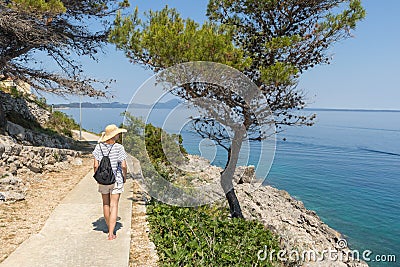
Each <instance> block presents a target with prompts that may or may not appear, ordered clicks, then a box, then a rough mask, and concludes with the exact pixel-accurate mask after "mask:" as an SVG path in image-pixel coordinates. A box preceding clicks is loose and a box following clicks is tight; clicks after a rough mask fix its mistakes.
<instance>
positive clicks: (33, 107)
mask: <svg viewBox="0 0 400 267" xmlns="http://www.w3.org/2000/svg"><path fill="white" fill-rule="evenodd" d="M32 97H33V96H32ZM0 104H1V105H2V107H3V111H4V113H5V114H8V113H12V112H15V113H18V114H20V115H21V116H22V117H23V118H24V119H26V120H31V121H37V122H38V123H39V124H41V125H44V124H45V123H46V122H47V121H48V120H49V117H50V112H49V111H48V110H46V109H43V108H41V107H39V106H38V105H37V104H36V103H34V102H33V101H32V102H31V101H28V100H26V99H24V98H20V97H13V96H11V95H10V94H7V93H5V92H3V91H0Z"/></svg>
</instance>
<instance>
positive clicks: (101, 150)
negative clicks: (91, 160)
mask: <svg viewBox="0 0 400 267" xmlns="http://www.w3.org/2000/svg"><path fill="white" fill-rule="evenodd" d="M114 145H115V143H114V144H112V146H111V148H110V150H109V151H108V154H107V157H108V156H109V155H110V153H111V149H112V148H113V146H114ZM99 147H100V151H101V155H102V156H103V157H104V153H103V149H101V143H100V144H99Z"/></svg>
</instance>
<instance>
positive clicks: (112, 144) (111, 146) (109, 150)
mask: <svg viewBox="0 0 400 267" xmlns="http://www.w3.org/2000/svg"><path fill="white" fill-rule="evenodd" d="M114 145H115V143H114V144H112V146H111V148H110V150H109V151H108V154H107V157H108V156H109V155H110V153H111V149H112V148H113V146H114Z"/></svg>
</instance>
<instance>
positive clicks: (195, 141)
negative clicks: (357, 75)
mask: <svg viewBox="0 0 400 267" xmlns="http://www.w3.org/2000/svg"><path fill="white" fill-rule="evenodd" d="M123 111H124V110H123V109H83V113H82V125H83V127H84V128H85V129H87V130H91V131H94V132H100V131H101V130H102V129H103V128H104V127H105V126H106V125H107V124H110V123H115V124H120V123H122V121H123V117H121V116H120V113H121V112H123ZM63 112H65V113H67V114H69V115H71V116H72V117H73V118H74V119H75V120H77V121H78V120H79V110H78V109H69V110H63ZM309 112H315V113H317V117H318V120H317V123H316V124H315V125H314V126H313V127H291V128H288V129H287V130H285V131H284V132H283V133H280V134H278V136H277V147H276V154H275V159H274V162H273V164H272V167H271V170H270V172H269V174H268V176H267V179H266V183H268V184H271V185H273V186H275V187H277V188H279V189H284V190H287V191H288V192H289V193H290V194H291V195H292V196H294V197H296V198H297V199H299V200H301V201H303V202H304V204H305V206H306V207H307V208H308V209H312V210H315V211H316V212H317V213H318V215H319V216H320V217H321V218H322V220H323V221H324V222H325V223H327V224H328V225H329V226H331V227H332V228H334V229H336V230H338V231H340V232H341V233H343V234H344V235H345V236H346V237H347V239H348V243H349V245H350V246H351V248H352V249H358V250H360V251H363V250H367V249H368V250H371V251H372V252H373V254H372V255H371V256H370V257H371V258H373V257H374V256H375V255H396V259H397V262H399V261H400V112H395V111H391V112H382V111H330V110H315V111H309ZM164 113H165V112H163V111H162V110H160V112H159V114H160V115H159V116H160V117H157V116H155V117H154V118H152V119H151V120H150V121H151V122H153V123H154V124H155V125H157V126H161V123H162V120H163V119H162V118H161V117H162V114H164ZM183 137H184V146H185V148H186V149H187V150H188V152H189V153H197V154H198V153H199V152H200V151H199V141H200V139H199V138H198V137H197V136H195V135H193V134H191V133H188V132H183ZM283 138H286V141H283ZM225 157H226V154H224V153H217V157H216V158H215V160H214V162H213V163H214V164H216V165H224V163H225V160H226V159H225ZM249 164H255V163H254V162H251V159H250V162H249ZM369 264H370V266H396V263H378V262H370V263H369ZM397 264H398V263H397Z"/></svg>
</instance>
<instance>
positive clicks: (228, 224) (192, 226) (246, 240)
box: [147, 201, 279, 266]
mask: <svg viewBox="0 0 400 267" xmlns="http://www.w3.org/2000/svg"><path fill="white" fill-rule="evenodd" d="M147 215H148V221H149V224H150V227H151V230H150V238H151V240H152V241H153V242H154V244H155V245H156V248H157V252H158V256H159V265H160V266H276V265H278V264H277V260H276V258H274V259H273V261H272V262H270V261H269V260H268V259H267V260H264V261H259V260H258V257H257V253H258V251H259V250H263V249H264V246H267V247H268V249H274V250H275V251H279V245H278V241H277V238H276V237H275V236H274V235H273V234H272V233H271V232H270V231H269V230H267V229H265V227H264V226H263V225H262V224H261V223H259V222H257V221H246V220H243V219H230V218H228V211H227V209H224V208H219V207H218V206H202V207H197V208H180V207H173V206H169V205H166V204H161V203H159V202H156V201H152V202H151V203H150V205H149V206H148V208H147Z"/></svg>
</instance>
